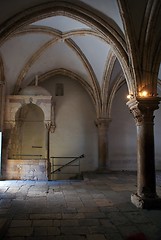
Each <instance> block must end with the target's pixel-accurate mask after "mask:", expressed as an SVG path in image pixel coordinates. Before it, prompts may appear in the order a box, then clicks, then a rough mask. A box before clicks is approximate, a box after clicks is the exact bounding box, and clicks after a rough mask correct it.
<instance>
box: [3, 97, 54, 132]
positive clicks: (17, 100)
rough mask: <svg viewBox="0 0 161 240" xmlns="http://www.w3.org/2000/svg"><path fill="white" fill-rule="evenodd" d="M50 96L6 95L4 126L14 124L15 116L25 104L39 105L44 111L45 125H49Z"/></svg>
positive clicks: (10, 126)
mask: <svg viewBox="0 0 161 240" xmlns="http://www.w3.org/2000/svg"><path fill="white" fill-rule="evenodd" d="M51 98H52V97H51V96H32V95H31V96H29V95H11V96H8V97H7V101H6V112H5V128H12V127H14V125H15V116H16V113H17V111H18V109H20V108H21V107H23V106H24V105H26V104H30V103H32V104H35V105H37V106H38V107H40V108H41V109H42V111H43V113H44V123H45V125H51V121H52V119H51V104H52V100H51Z"/></svg>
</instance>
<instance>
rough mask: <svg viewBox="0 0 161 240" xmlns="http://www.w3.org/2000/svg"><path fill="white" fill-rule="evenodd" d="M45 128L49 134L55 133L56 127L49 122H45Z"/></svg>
mask: <svg viewBox="0 0 161 240" xmlns="http://www.w3.org/2000/svg"><path fill="white" fill-rule="evenodd" d="M45 127H46V129H47V130H48V131H49V132H51V133H54V132H55V128H56V125H54V124H52V122H51V121H46V123H45Z"/></svg>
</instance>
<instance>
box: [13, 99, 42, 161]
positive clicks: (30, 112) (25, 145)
mask: <svg viewBox="0 0 161 240" xmlns="http://www.w3.org/2000/svg"><path fill="white" fill-rule="evenodd" d="M45 139H46V138H45V124H44V113H43V111H42V109H41V108H40V107H39V106H37V105H35V104H33V103H28V104H25V105H24V106H22V107H21V108H19V109H18V111H17V112H16V115H15V126H14V129H13V131H12V136H11V143H10V149H9V153H8V157H9V158H10V159H12V158H13V159H14V158H16V159H22V160H24V159H28V160H30V159H31V160H34V159H45V158H46V149H45Z"/></svg>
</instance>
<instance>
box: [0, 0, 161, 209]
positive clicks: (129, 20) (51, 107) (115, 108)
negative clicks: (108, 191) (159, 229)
mask: <svg viewBox="0 0 161 240" xmlns="http://www.w3.org/2000/svg"><path fill="white" fill-rule="evenodd" d="M98 2H99V3H98ZM134 2H135V4H134ZM8 6H10V7H9V8H8ZM1 12H2V14H1V16H0V94H1V95H0V96H1V102H0V128H1V132H2V157H1V177H2V179H32V180H47V179H51V180H52V179H58V178H59V177H60V174H58V173H57V174H55V175H54V174H51V172H53V171H54V170H55V168H54V167H53V160H54V159H56V161H55V162H54V164H56V165H60V164H62V162H63V163H65V161H66V160H65V157H71V156H73V157H77V156H80V155H82V154H84V156H85V158H84V159H80V165H79V166H78V167H79V169H77V170H79V173H80V172H81V173H83V172H88V171H100V172H102V171H103V172H107V174H108V171H137V193H134V194H133V195H132V196H131V200H132V202H133V203H134V204H135V205H136V206H138V207H145V206H147V205H148V206H149V205H150V207H153V206H154V205H155V206H156V205H158V206H160V204H161V202H160V198H158V196H157V193H156V180H155V171H156V170H161V147H160V144H161V141H160V137H161V128H160V121H161V112H160V108H159V107H160V96H161V67H160V66H161V65H160V62H161V31H159V30H160V21H161V1H160V0H156V1H151V0H145V1H138V0H137V1H129V0H118V1H117V0H111V1H110V0H109V1H106V0H101V1H97V0H95V1H89V0H78V1H72V0H65V1H62V0H60V1H51V2H46V1H45V0H38V1H36V0H32V1H22V3H21V4H20V1H18V0H15V1H14V4H13V1H11V0H6V1H5V2H4V3H1ZM127 96H128V99H127ZM154 116H155V119H154ZM154 123H155V124H154ZM56 157H57V158H56ZM60 157H61V158H60ZM76 168H77V166H72V167H71V168H69V167H68V168H67V167H66V168H64V170H63V171H64V175H63V174H62V175H61V177H62V178H67V176H68V177H73V175H75V174H76V172H77V170H76Z"/></svg>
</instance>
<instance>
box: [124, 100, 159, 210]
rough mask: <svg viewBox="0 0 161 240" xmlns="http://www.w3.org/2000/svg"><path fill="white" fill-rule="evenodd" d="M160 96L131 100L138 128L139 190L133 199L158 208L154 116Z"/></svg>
mask: <svg viewBox="0 0 161 240" xmlns="http://www.w3.org/2000/svg"><path fill="white" fill-rule="evenodd" d="M159 101H160V98H157V97H148V98H137V99H132V100H130V101H129V102H128V103H127V105H128V107H129V108H130V111H131V112H132V114H133V116H134V119H135V122H136V129H137V192H136V193H135V194H132V196H131V201H132V203H133V204H135V205H136V206H137V207H140V208H156V207H157V208H158V207H160V206H161V201H160V199H159V198H158V196H157V194H156V176H155V153H154V126H153V125H154V116H153V113H154V111H155V110H156V109H158V108H159V107H158V105H159Z"/></svg>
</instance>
